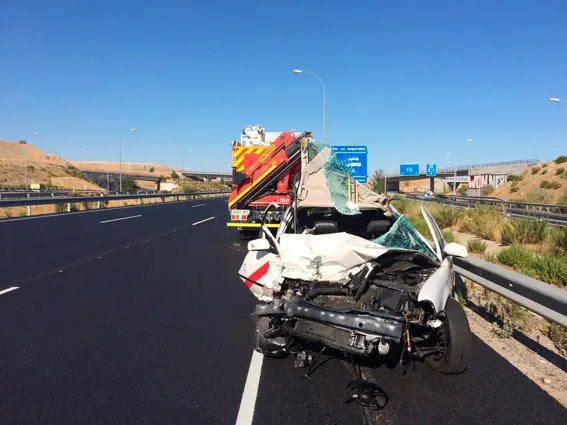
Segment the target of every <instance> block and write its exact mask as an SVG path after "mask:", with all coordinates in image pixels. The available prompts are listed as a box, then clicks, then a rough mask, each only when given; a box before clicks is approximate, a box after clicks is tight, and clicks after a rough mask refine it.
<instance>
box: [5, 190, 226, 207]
mask: <svg viewBox="0 0 567 425" xmlns="http://www.w3.org/2000/svg"><path fill="white" fill-rule="evenodd" d="M229 193H230V191H216V192H190V193H146V194H140V193H136V194H126V195H124V194H122V195H107V196H96V195H94V196H89V195H87V196H66V197H63V196H62V197H45V198H28V199H0V208H7V207H25V206H30V207H31V206H32V205H52V204H75V203H80V202H105V201H122V200H128V199H147V198H162V199H165V198H176V200H179V198H181V197H187V196H203V195H228V194H229Z"/></svg>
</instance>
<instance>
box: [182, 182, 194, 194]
mask: <svg viewBox="0 0 567 425" xmlns="http://www.w3.org/2000/svg"><path fill="white" fill-rule="evenodd" d="M196 191H197V187H196V186H195V185H192V184H191V183H183V184H182V185H181V186H179V188H178V193H191V192H196Z"/></svg>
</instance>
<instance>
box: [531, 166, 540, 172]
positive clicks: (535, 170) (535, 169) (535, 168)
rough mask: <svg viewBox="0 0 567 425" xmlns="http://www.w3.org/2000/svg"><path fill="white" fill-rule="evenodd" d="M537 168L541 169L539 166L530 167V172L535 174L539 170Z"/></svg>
mask: <svg viewBox="0 0 567 425" xmlns="http://www.w3.org/2000/svg"><path fill="white" fill-rule="evenodd" d="M539 170H541V168H539V167H533V168H532V174H537V173H538V172H539Z"/></svg>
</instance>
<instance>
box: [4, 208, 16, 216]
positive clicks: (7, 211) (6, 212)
mask: <svg viewBox="0 0 567 425" xmlns="http://www.w3.org/2000/svg"><path fill="white" fill-rule="evenodd" d="M13 214H14V213H13V212H12V210H9V209H8V208H6V209H5V210H4V215H5V216H6V218H10V217H12V215H13Z"/></svg>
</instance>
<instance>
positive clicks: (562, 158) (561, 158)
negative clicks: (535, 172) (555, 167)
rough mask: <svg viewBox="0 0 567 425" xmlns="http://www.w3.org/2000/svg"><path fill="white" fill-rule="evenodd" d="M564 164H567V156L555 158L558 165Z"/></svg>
mask: <svg viewBox="0 0 567 425" xmlns="http://www.w3.org/2000/svg"><path fill="white" fill-rule="evenodd" d="M564 162H567V156H565V155H561V156H558V157H557V158H555V163H556V164H563V163H564Z"/></svg>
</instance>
